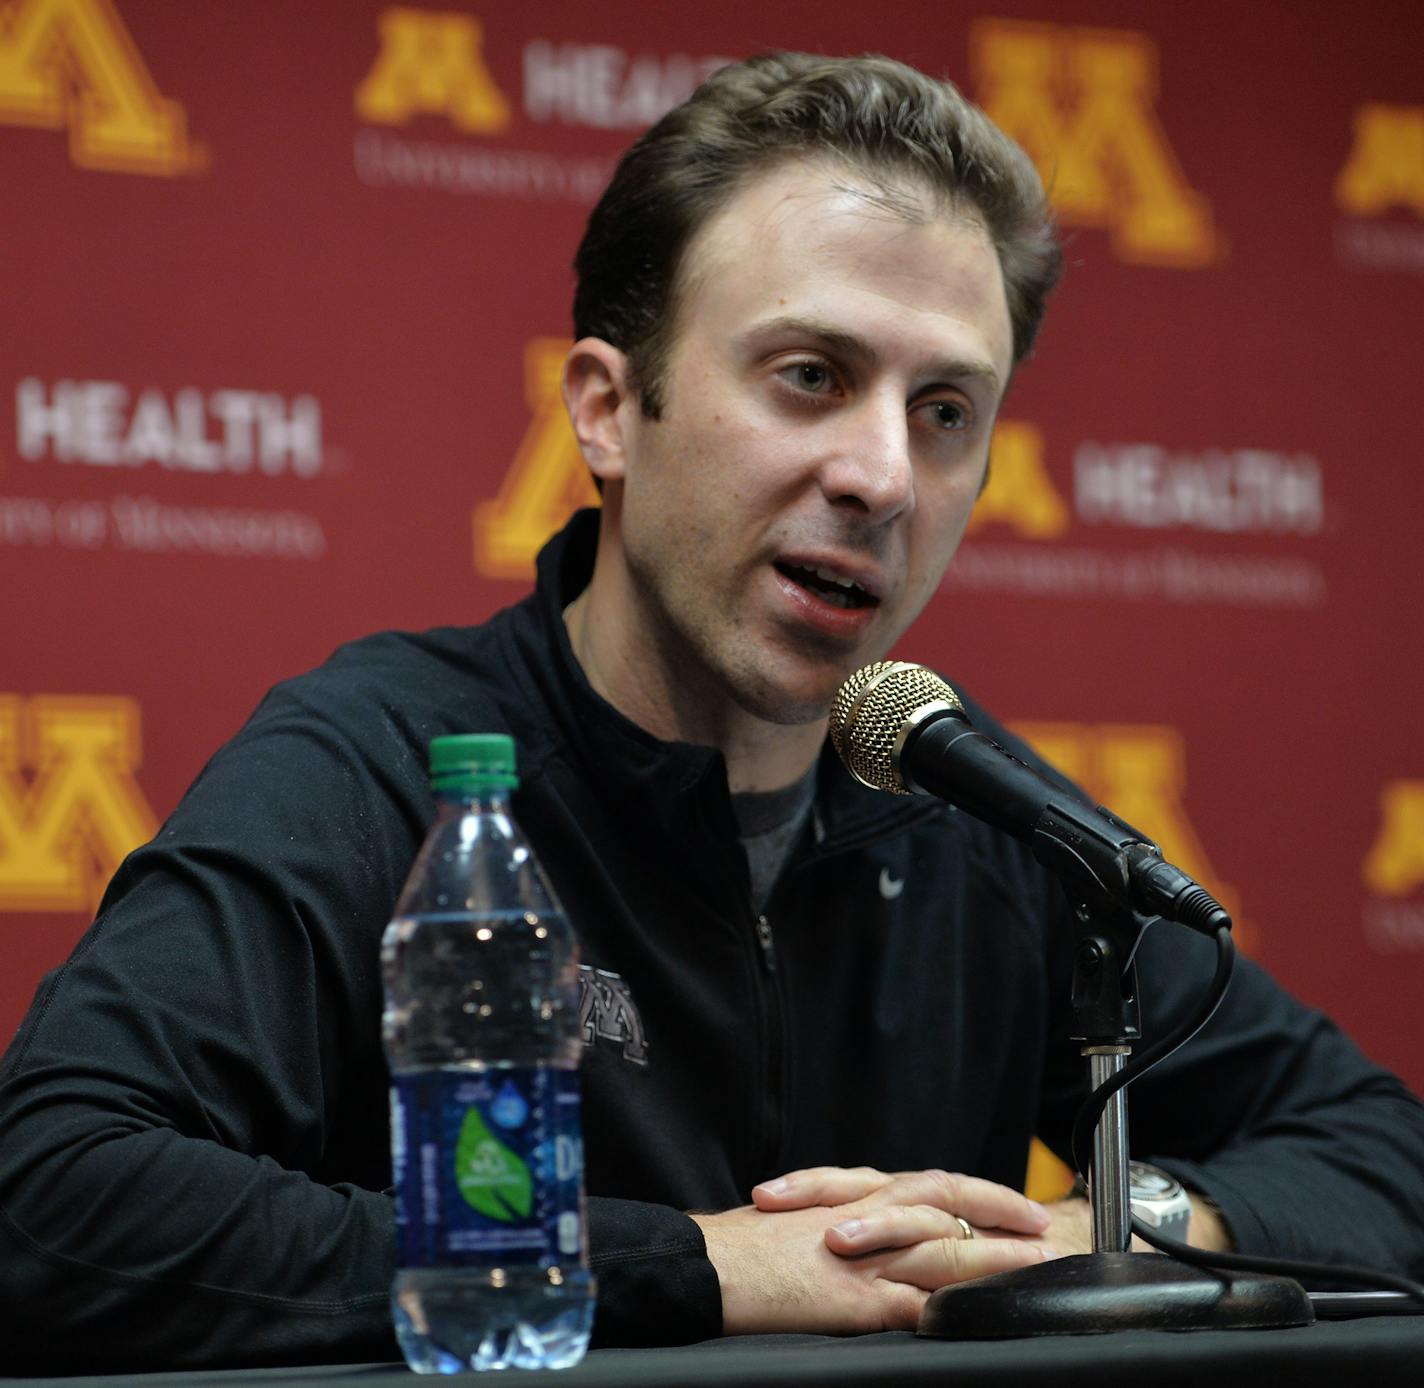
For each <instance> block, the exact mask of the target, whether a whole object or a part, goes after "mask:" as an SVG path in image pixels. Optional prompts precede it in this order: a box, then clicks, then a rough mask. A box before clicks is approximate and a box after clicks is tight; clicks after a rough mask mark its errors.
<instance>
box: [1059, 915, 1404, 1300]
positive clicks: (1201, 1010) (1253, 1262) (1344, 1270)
mask: <svg viewBox="0 0 1424 1388" xmlns="http://www.w3.org/2000/svg"><path fill="white" fill-rule="evenodd" d="M1235 966H1236V946H1235V944H1234V942H1233V941H1232V938H1231V929H1230V927H1229V926H1226V925H1223V926H1221V927H1219V928H1218V929H1217V932H1216V972H1215V974H1213V976H1212V980H1211V984H1210V986H1209V987H1208V988H1207V990H1206V993H1205V994H1204V995H1203V998H1202V1001H1201V1002H1200V1003H1199V1004H1198V1005H1197V1007H1196V1009H1195V1011H1193V1012H1192V1013H1190V1014H1189V1015H1188V1016H1187V1017H1186V1018H1185V1019H1184V1020H1183V1021H1182V1022H1180V1023H1178V1025H1177V1026H1176V1027H1174V1028H1173V1029H1172V1030H1171V1031H1170V1032H1168V1033H1167V1035H1165V1036H1164V1037H1162V1038H1161V1039H1160V1040H1158V1041H1155V1042H1153V1043H1152V1045H1150V1046H1148V1047H1147V1049H1146V1050H1144V1051H1142V1052H1141V1053H1140V1054H1138V1055H1137V1056H1135V1057H1134V1058H1133V1059H1132V1060H1131V1061H1129V1062H1128V1064H1127V1065H1125V1066H1124V1067H1123V1068H1122V1069H1121V1070H1119V1071H1118V1072H1117V1074H1115V1075H1113V1076H1112V1077H1111V1078H1109V1079H1107V1080H1105V1081H1104V1082H1103V1083H1102V1084H1100V1085H1099V1086H1098V1087H1097V1088H1096V1089H1095V1090H1093V1091H1092V1093H1090V1094H1089V1095H1088V1097H1087V1098H1086V1099H1085V1100H1084V1101H1083V1103H1082V1105H1081V1106H1080V1108H1079V1109H1078V1113H1077V1116H1076V1117H1075V1118H1074V1120H1073V1134H1072V1139H1071V1146H1072V1157H1073V1164H1074V1166H1075V1167H1076V1168H1077V1171H1078V1175H1079V1176H1080V1177H1081V1178H1083V1179H1084V1180H1085V1181H1086V1180H1087V1172H1088V1168H1089V1166H1090V1165H1091V1161H1090V1157H1089V1154H1090V1152H1091V1148H1092V1140H1093V1132H1094V1130H1095V1129H1096V1128H1097V1126H1098V1123H1099V1122H1100V1121H1101V1119H1102V1116H1103V1110H1104V1109H1105V1108H1106V1107H1107V1103H1108V1100H1109V1099H1111V1098H1112V1096H1113V1095H1114V1094H1116V1093H1117V1092H1118V1090H1120V1089H1123V1088H1125V1087H1126V1086H1127V1085H1129V1084H1131V1083H1132V1081H1133V1080H1135V1079H1137V1078H1138V1077H1139V1076H1140V1075H1143V1074H1145V1073H1146V1072H1147V1071H1148V1070H1150V1069H1151V1068H1152V1067H1153V1066H1154V1065H1156V1064H1157V1063H1158V1062H1159V1061H1161V1060H1164V1059H1166V1057H1167V1056H1169V1055H1171V1053H1172V1052H1173V1051H1175V1050H1176V1049H1177V1048H1178V1047H1179V1046H1182V1045H1185V1044H1186V1042H1188V1041H1190V1040H1191V1038H1192V1037H1193V1036H1195V1035H1196V1034H1197V1032H1199V1031H1200V1030H1201V1029H1202V1027H1204V1026H1205V1025H1206V1024H1207V1022H1208V1021H1210V1020H1211V1018H1212V1016H1213V1015H1214V1014H1215V1012H1216V1009H1217V1008H1218V1007H1220V1006H1221V1000H1222V999H1223V998H1224V997H1225V996H1226V988H1227V985H1228V984H1229V983H1230V982H1231V974H1232V970H1233V969H1234V968H1235ZM1132 1232H1133V1233H1134V1234H1136V1235H1137V1237H1138V1238H1140V1239H1141V1240H1142V1241H1143V1242H1144V1243H1147V1244H1150V1245H1151V1246H1152V1247H1153V1248H1155V1249H1156V1250H1157V1251H1158V1252H1159V1253H1165V1254H1168V1255H1169V1256H1170V1257H1173V1258H1176V1259H1178V1260H1179V1261H1181V1262H1184V1263H1189V1264H1191V1265H1192V1266H1193V1267H1201V1268H1206V1269H1208V1270H1210V1271H1215V1270H1218V1269H1219V1270H1222V1271H1225V1272H1262V1273H1269V1274H1275V1275H1277V1276H1283V1277H1293V1278H1295V1279H1296V1280H1297V1281H1299V1280H1301V1279H1304V1278H1309V1279H1310V1280H1312V1281H1316V1282H1336V1283H1340V1282H1343V1283H1345V1284H1347V1285H1350V1286H1356V1287H1377V1288H1382V1289H1384V1290H1386V1291H1392V1292H1399V1293H1402V1294H1403V1295H1404V1296H1406V1297H1410V1298H1412V1299H1413V1300H1414V1301H1416V1302H1417V1303H1419V1305H1420V1306H1421V1307H1424V1283H1421V1282H1417V1281H1415V1280H1414V1279H1413V1278H1410V1277H1404V1276H1402V1275H1401V1274H1399V1273H1393V1272H1382V1271H1380V1270H1379V1269H1377V1268H1367V1267H1358V1266H1355V1265H1353V1264H1349V1263H1316V1262H1309V1261H1306V1260H1304V1259H1299V1258H1272V1257H1265V1256H1258V1255H1256V1254H1244V1253H1221V1252H1214V1251H1212V1250H1210V1249H1206V1248H1197V1247H1195V1246H1193V1245H1192V1244H1189V1243H1183V1242H1181V1241H1180V1240H1178V1239H1169V1238H1167V1237H1165V1236H1164V1235H1162V1234H1159V1233H1158V1232H1157V1231H1156V1230H1155V1229H1153V1228H1152V1227H1151V1226H1150V1225H1148V1224H1146V1223H1145V1222H1144V1221H1143V1220H1141V1219H1140V1218H1138V1216H1137V1215H1133V1216H1132Z"/></svg>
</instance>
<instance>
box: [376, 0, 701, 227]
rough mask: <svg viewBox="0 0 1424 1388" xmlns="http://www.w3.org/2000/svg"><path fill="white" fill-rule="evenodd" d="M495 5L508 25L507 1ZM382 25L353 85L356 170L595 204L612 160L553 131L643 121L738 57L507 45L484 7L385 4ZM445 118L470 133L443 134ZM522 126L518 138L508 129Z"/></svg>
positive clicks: (468, 190) (410, 183) (386, 181)
mask: <svg viewBox="0 0 1424 1388" xmlns="http://www.w3.org/2000/svg"><path fill="white" fill-rule="evenodd" d="M488 12H489V14H490V15H491V16H493V17H494V18H496V19H497V20H498V21H500V22H502V23H503V22H507V15H508V12H507V11H506V10H504V9H503V8H501V7H496V6H490V7H489V11H488ZM376 28H377V34H376V37H377V52H376V55H375V59H374V61H373V62H372V65H371V67H370V69H369V70H368V71H367V72H366V74H365V75H364V77H362V78H361V80H360V81H359V82H358V83H357V85H356V88H355V91H354V94H353V103H354V106H355V113H356V116H357V118H358V120H360V121H361V123H362V128H361V129H359V130H358V131H357V133H356V138H355V144H354V158H355V168H356V176H357V177H358V178H359V179H360V180H361V181H362V182H363V183H366V184H368V185H372V186H381V185H391V186H400V187H421V188H431V189H437V190H440V191H443V192H448V193H458V194H466V195H482V196H490V197H501V198H524V199H536V200H537V199H544V200H555V201H572V202H578V203H587V204H591V203H592V202H594V201H595V200H596V199H597V197H598V195H599V194H600V193H601V192H602V191H603V187H604V184H606V183H607V182H608V177H609V175H610V174H611V173H612V170H613V160H612V158H611V157H607V158H604V157H594V156H589V155H577V154H572V153H569V152H567V151H566V149H564V148H563V145H564V142H563V141H562V140H561V139H559V138H558V137H555V138H554V139H552V140H550V139H549V138H548V137H547V136H545V135H544V134H543V128H546V127H551V126H568V127H575V128H582V129H588V130H620V131H632V130H641V129H643V128H644V127H645V126H648V125H651V124H652V123H653V122H654V121H655V120H657V118H658V117H659V116H661V115H662V114H663V112H664V111H666V110H667V109H668V108H669V107H671V106H675V105H676V104H677V103H678V102H679V101H681V100H682V99H683V98H684V97H686V96H688V95H689V94H690V93H691V92H692V90H693V89H694V88H695V87H696V86H697V84H698V83H699V82H700V81H701V80H702V79H703V77H705V76H706V75H707V73H709V72H711V71H713V70H714V69H715V68H718V67H721V66H722V65H723V64H724V63H725V62H727V59H726V58H722V57H705V58H704V57H694V56H692V55H690V54H686V53H636V52H632V51H630V50H629V49H626V48H624V47H622V46H620V45H617V44H609V43H572V42H563V41H554V40H551V39H546V38H525V39H523V40H522V41H520V40H510V39H503V40H502V42H501V43H500V44H499V45H498V47H497V48H496V45H495V44H494V43H492V41H491V35H490V32H489V26H488V25H487V24H486V22H485V21H484V20H483V19H482V18H479V17H477V16H476V15H474V14H466V13H464V12H462V11H445V10H428V9H416V8H413V7H411V6H404V5H402V6H392V7H391V8H389V9H386V10H383V11H382V12H381V14H380V16H379V17H378V19H377V24H376ZM516 43H518V45H519V47H518V52H517V53H516V52H515V51H514V46H515V44H516ZM511 69H513V70H514V74H515V75H512V76H508V77H497V76H496V75H495V74H496V73H497V72H498V73H506V72H509V71H510V70H511ZM439 125H444V126H445V127H446V128H447V129H453V130H454V131H455V132H456V133H457V134H459V135H461V136H465V137H468V138H467V139H465V140H463V141H461V142H460V143H451V142H450V141H449V140H448V139H436V138H433V132H434V131H435V130H436V129H437V128H438V126H439ZM511 131H515V132H517V142H518V143H517V145H515V144H510V143H509V142H508V141H506V140H505V139H504V138H503V137H505V136H508V135H509V134H510V132H511ZM531 134H532V135H533V136H534V139H533V140H532V141H531V140H530V139H529V136H530V135H531ZM531 145H532V146H533V147H529V146H531ZM518 146H524V147H518Z"/></svg>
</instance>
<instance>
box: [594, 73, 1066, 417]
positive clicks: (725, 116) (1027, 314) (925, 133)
mask: <svg viewBox="0 0 1424 1388" xmlns="http://www.w3.org/2000/svg"><path fill="white" fill-rule="evenodd" d="M797 154H802V155H813V156H814V155H828V156H830V157H832V158H834V159H838V160H840V161H841V162H843V163H846V164H849V165H850V166H851V167H852V168H854V169H855V170H856V171H857V172H858V173H861V174H863V175H869V178H870V181H871V183H872V185H873V187H874V188H875V190H876V192H877V194H878V199H877V200H883V201H884V202H885V203H886V204H887V205H889V206H891V207H892V208H896V209H898V210H900V211H901V214H902V215H906V216H914V215H916V214H915V204H914V201H913V199H910V200H907V199H906V197H905V196H904V185H905V184H907V183H908V184H911V185H920V186H923V187H926V188H928V189H930V190H932V191H933V192H934V193H935V194H937V195H938V196H939V197H940V198H942V199H943V200H944V201H945V202H946V203H948V204H949V205H952V206H954V205H958V206H961V207H963V206H968V207H970V208H972V209H973V210H974V212H975V213H976V214H977V215H978V217H980V218H981V219H982V220H983V222H984V225H985V229H986V230H987V232H988V234H989V237H990V239H991V240H992V241H993V244H994V248H995V250H996V251H997V252H998V256H999V265H1000V267H1001V269H1002V271H1003V276H1004V289H1005V293H1006V296H1007V299H1008V305H1009V318H1010V321H1011V323H1012V326H1013V348H1014V361H1015V363H1017V362H1020V361H1022V360H1023V359H1024V358H1025V357H1026V356H1027V355H1028V354H1029V351H1030V349H1031V348H1032V346H1033V340H1034V337H1035V335H1036V334H1037V332H1038V327H1039V324H1040V322H1041V321H1042V319H1043V311H1044V306H1045V301H1046V299H1047V296H1048V292H1049V290H1050V289H1052V287H1053V285H1054V283H1055V282H1056V281H1057V279H1058V275H1059V271H1060V268H1061V263H1062V261H1061V254H1060V251H1059V248H1058V241H1057V238H1056V236H1055V233H1054V228H1053V219H1052V215H1051V213H1050V212H1049V209H1048V202H1047V199H1046V197H1045V196H1044V192H1043V184H1042V183H1041V181H1040V180H1039V177H1038V173H1037V171H1036V170H1035V169H1034V167H1033V164H1032V163H1031V162H1030V161H1029V158H1028V156H1027V155H1026V154H1025V153H1024V152H1023V150H1021V149H1020V148H1019V146H1018V145H1016V144H1015V143H1014V142H1013V141H1012V140H1011V139H1009V137H1008V136H1007V135H1005V134H1004V133H1003V132H1002V131H1001V130H999V129H998V127H997V126H995V125H994V124H993V123H992V122H991V121H990V120H989V118H988V117H987V116H985V114H984V113H983V112H982V111H981V110H979V108H978V107H977V106H974V105H972V104H971V103H970V102H968V101H966V100H965V99H964V97H963V96H961V95H960V93H959V91H958V89H957V88H956V87H955V86H954V85H953V84H952V83H950V82H947V81H936V80H935V79H934V78H931V77H926V76H925V75H924V74H923V73H921V72H917V71H916V70H915V69H914V68H911V67H906V66H905V65H904V64H903V63H898V62H895V61H894V60H893V59H890V58H883V57H878V56H874V55H869V56H865V57H859V58H823V57H817V56H815V55H812V54H808V53H768V54H763V55H762V56H760V57H756V58H749V59H747V60H746V61H745V62H741V63H735V64H733V65H732V66H730V67H725V68H722V69H721V70H720V71H719V72H716V73H714V74H713V75H712V76H711V77H709V78H708V79H707V81H706V82H704V83H703V84H702V85H701V86H700V87H699V88H698V89H697V90H696V91H695V92H694V93H693V94H692V96H690V97H689V98H688V99H687V100H686V101H685V102H683V103H682V105H680V106H676V107H674V108H673V109H672V110H671V111H669V112H668V113H667V114H666V115H665V116H663V118H662V119H661V120H660V121H658V123H657V124H656V125H654V126H653V127H652V128H651V129H650V130H648V131H647V132H646V133H645V134H644V135H643V136H642V137H641V138H640V139H639V140H638V141H637V143H635V144H634V145H633V146H632V148H631V149H629V150H628V152H627V153H626V154H625V155H624V156H623V158H622V159H621V160H620V161H619V164H618V167H617V169H616V170H615V172H614V175H613V179H612V181H611V182H610V183H609V185H608V187H607V189H606V190H605V191H604V194H603V196H602V198H600V199H599V202H598V205H597V206H596V207H595V208H594V210H593V213H592V215H591V216H590V217H589V221H588V227H587V230H586V231H585V233H584V237H583V240H582V242H581V243H580V245H579V249H578V254H577V255H576V256H575V258H574V269H575V270H576V271H577V274H578V289H577V291H576V293H575V295H574V334H575V336H576V337H600V338H603V339H604V340H605V341H607V342H610V343H612V344H613V346H615V347H617V348H618V349H619V350H620V351H622V352H624V353H625V354H626V355H627V357H628V361H629V367H630V371H631V376H632V382H631V383H632V386H633V388H634V389H635V390H636V391H637V392H638V394H639V397H640V400H641V403H642V409H643V413H644V414H646V415H648V416H649V417H650V418H654V419H656V418H659V417H660V415H661V413H662V408H663V403H664V402H663V398H662V391H663V381H662V376H663V372H664V369H665V366H666V362H667V354H668V349H669V348H670V346H671V344H672V340H673V335H674V332H675V328H676V322H675V320H676V309H677V290H678V287H679V284H678V272H679V269H680V266H681V261H682V257H683V252H684V250H685V249H686V247H687V245H688V243H689V242H690V241H691V239H692V238H693V236H694V235H695V234H696V233H697V231H698V230H699V229H700V228H701V227H702V225H703V224H704V223H705V222H706V221H707V219H708V218H709V217H710V216H711V215H712V214H713V213H715V212H716V211H717V210H718V209H719V208H721V207H722V206H723V205H724V204H725V203H726V202H727V201H728V200H729V199H730V198H731V196H732V195H733V194H734V193H735V192H736V191H737V189H738V187H739V186H740V184H741V183H742V182H743V181H745V180H746V179H747V178H749V177H752V176H755V175H757V174H761V173H764V172H766V171H767V170H768V169H769V168H771V167H773V166H774V165H775V164H777V163H778V162H781V161H783V160H786V159H788V158H790V157H792V156H794V155H797ZM897 185H899V186H897Z"/></svg>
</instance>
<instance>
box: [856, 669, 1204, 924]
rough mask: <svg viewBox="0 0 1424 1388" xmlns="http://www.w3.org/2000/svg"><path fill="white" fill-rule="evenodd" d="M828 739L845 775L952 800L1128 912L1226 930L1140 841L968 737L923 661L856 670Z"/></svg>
mask: <svg viewBox="0 0 1424 1388" xmlns="http://www.w3.org/2000/svg"><path fill="white" fill-rule="evenodd" d="M830 732H831V743H832V745H833V746H834V747H835V749H836V751H837V753H838V754H839V755H840V758H841V760H842V761H843V762H844V763H845V765H846V769H847V770H848V771H849V772H850V774H851V775H852V776H854V777H855V779H856V780H857V781H859V782H860V783H861V784H862V785H865V786H869V787H870V788H871V789H872V790H886V791H889V792H891V793H892V794H894V795H933V796H937V797H938V798H939V799H941V800H947V801H948V802H949V803H950V804H951V805H956V806H958V807H959V808H960V809H961V810H964V811H965V812H966V813H968V814H971V815H973V816H974V817H975V818H976V819H982V820H983V821H984V822H985V823H986V824H990V825H992V826H993V827H994V828H996V829H999V830H1002V831H1003V832H1004V833H1006V834H1009V835H1011V836H1012V837H1013V838H1016V839H1018V840H1019V841H1020V842H1022V843H1025V844H1027V845H1028V846H1029V848H1031V849H1032V850H1033V855H1034V857H1035V858H1037V859H1038V861H1039V862H1040V863H1042V864H1043V865H1044V866H1045V867H1047V868H1049V869H1051V870H1052V871H1054V872H1056V873H1058V874H1059V875H1060V876H1061V877H1064V878H1066V879H1068V880H1070V881H1076V882H1078V883H1080V884H1082V885H1083V886H1085V887H1087V888H1089V889H1091V890H1096V891H1098V892H1101V893H1103V894H1105V895H1106V896H1107V897H1108V898H1109V899H1111V900H1112V901H1114V902H1115V903H1117V904H1118V905H1120V906H1123V907H1125V908H1126V909H1127V910H1129V911H1133V912H1135V913H1139V914H1142V915H1146V916H1161V917H1163V918H1164V919H1166V920H1172V921H1177V922H1178V923H1180V924H1182V925H1186V926H1189V927H1191V928H1192V929H1193V930H1199V931H1201V933H1202V934H1204V935H1210V936H1215V934H1216V932H1217V930H1218V929H1220V928H1221V927H1222V926H1226V927H1228V928H1229V927H1230V925H1231V917H1230V916H1229V915H1228V914H1227V913H1226V910H1225V909H1224V908H1223V907H1222V906H1221V904H1220V903H1219V902H1218V901H1216V899H1215V898H1214V897H1213V896H1212V895H1211V893H1210V892H1208V891H1207V890H1206V888H1205V887H1202V886H1200V885H1199V884H1198V883H1197V882H1195V881H1193V880H1192V878H1191V877H1189V876H1188V875H1187V874H1186V873H1185V872H1183V871H1182V870H1181V868H1178V867H1174V866H1173V865H1172V864H1171V863H1169V862H1167V861H1166V860H1165V859H1164V858H1163V857H1162V853H1161V850H1160V849H1158V847H1157V845H1156V844H1155V843H1153V842H1152V840H1151V839H1149V838H1148V837H1147V835H1146V834H1144V833H1142V832H1141V831H1140V830H1137V829H1134V828H1133V827H1132V825H1130V824H1128V823H1127V822H1126V821H1124V820H1121V819H1119V818H1118V817H1117V816H1116V815H1115V814H1113V813H1112V812H1111V811H1110V810H1108V809H1106V808H1104V807H1103V806H1101V805H1099V806H1097V807H1096V808H1094V807H1092V806H1090V805H1088V804H1087V803H1086V802H1085V801H1083V800H1080V799H1079V798H1078V797H1077V796H1076V795H1074V794H1073V793H1072V792H1071V791H1069V790H1067V789H1065V788H1064V787H1063V786H1060V785H1058V784H1056V783H1055V782H1053V781H1050V780H1049V779H1048V777H1046V776H1044V775H1043V774H1042V773H1040V772H1038V771H1036V770H1035V769H1034V768H1033V767H1031V766H1029V765H1028V764H1027V763H1025V762H1023V761H1021V760H1020V759H1019V758H1018V757H1016V756H1014V754H1013V753H1012V752H1010V751H1008V750H1007V749H1005V748H1003V747H1001V746H1000V745H999V744H998V743H997V742H994V741H992V740H991V739H990V738H987V737H985V736H984V734H983V733H980V732H977V731H975V729H974V726H973V725H972V724H971V723H970V721H969V718H968V715H967V714H966V713H965V712H964V706H963V704H961V703H960V700H959V695H957V694H956V693H955V692H954V690H952V689H951V688H950V687H949V686H948V685H947V684H946V683H945V682H944V681H943V680H942V679H940V677H939V676H938V675H937V674H935V672H934V671H933V670H928V669H926V668H925V667H924V666H923V665H911V664H908V663H906V662H904V661H890V660H881V661H877V662H875V664H873V665H867V666H865V667H863V668H862V669H860V670H857V671H856V672H855V674H853V675H852V676H851V677H850V678H849V679H848V680H847V681H846V682H845V683H844V684H843V685H842V686H841V687H840V690H839V692H838V693H837V694H836V698H835V702H834V704H833V705H832V707H831V718H830Z"/></svg>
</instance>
